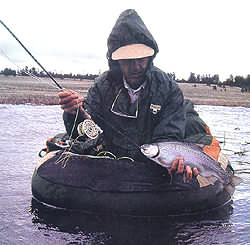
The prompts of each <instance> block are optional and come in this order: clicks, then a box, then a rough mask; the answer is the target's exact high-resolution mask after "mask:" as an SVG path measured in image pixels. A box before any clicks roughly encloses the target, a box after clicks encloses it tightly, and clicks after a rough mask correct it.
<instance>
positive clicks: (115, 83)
mask: <svg viewBox="0 0 250 245" xmlns="http://www.w3.org/2000/svg"><path fill="white" fill-rule="evenodd" d="M158 51H159V50H158V46H157V43H156V41H155V40H154V38H153V36H152V35H151V33H150V32H149V30H148V29H147V27H146V26H145V24H144V23H143V21H142V19H141V18H140V17H139V15H138V14H137V12H136V11H135V10H131V9H129V10H126V11H124V12H123V13H121V15H120V16H119V18H118V20H117V22H116V24H115V26H114V27H113V29H112V31H111V34H110V36H109V38H108V53H107V58H108V64H109V68H110V69H109V70H108V71H106V72H104V73H103V74H102V75H100V76H99V77H98V78H97V79H96V81H95V84H94V85H93V87H91V88H90V89H89V91H88V95H87V98H86V99H85V100H84V99H83V97H82V96H80V95H79V94H78V93H77V92H75V91H72V90H63V91H62V92H60V93H59V94H58V96H59V103H60V105H61V108H62V109H63V110H64V114H63V119H64V123H65V127H66V130H67V132H68V134H69V135H70V134H71V132H72V131H73V138H76V137H77V136H78V133H77V125H78V124H79V123H80V122H82V121H83V120H85V119H88V118H91V119H92V120H93V121H94V122H95V123H96V124H97V125H98V126H99V127H100V128H101V129H102V130H103V136H104V137H103V138H104V143H103V144H104V147H105V149H107V150H108V151H110V152H112V153H113V154H115V155H116V156H119V157H121V156H127V157H131V158H133V159H135V160H137V161H144V160H145V157H144V156H143V155H142V153H141V152H140V149H139V148H138V147H137V146H140V145H143V144H146V143H153V142H162V141H184V140H185V139H184V137H185V136H189V135H187V133H186V132H185V128H186V126H187V119H186V115H187V112H186V108H187V107H190V102H188V101H185V100H184V97H183V93H182V91H181V89H180V88H179V86H178V85H177V83H176V82H175V81H174V80H173V78H172V76H170V75H169V74H167V73H165V72H163V71H162V70H160V69H158V68H157V67H155V66H154V65H153V60H154V58H155V56H156V55H157V53H158ZM191 106H192V105H191ZM191 111H192V110H191ZM197 115H198V114H197ZM76 116H77V118H76V120H75V117H76ZM74 124H76V125H75V126H74V127H73V125H74ZM198 124H199V122H198ZM73 129H74V130H73ZM121 132H122V133H121ZM184 160H185V159H183V157H177V158H176V159H175V160H174V161H173V163H172V166H171V168H170V170H169V172H171V173H179V174H182V173H183V172H185V175H186V178H187V179H192V176H193V175H194V176H197V175H198V170H197V169H196V168H194V169H191V168H190V167H189V166H186V167H185V171H184Z"/></svg>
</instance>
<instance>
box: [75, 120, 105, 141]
mask: <svg viewBox="0 0 250 245" xmlns="http://www.w3.org/2000/svg"><path fill="white" fill-rule="evenodd" d="M77 132H78V134H79V136H85V135H86V136H87V137H88V138H90V139H96V138H97V137H98V135H100V134H101V133H102V132H103V131H102V129H101V128H100V127H99V126H98V125H97V124H96V123H95V122H94V121H93V120H91V119H85V120H84V121H83V122H81V123H79V124H78V127H77Z"/></svg>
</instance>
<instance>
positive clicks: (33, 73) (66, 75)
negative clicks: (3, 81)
mask: <svg viewBox="0 0 250 245" xmlns="http://www.w3.org/2000/svg"><path fill="white" fill-rule="evenodd" d="M49 73H50V75H51V76H53V77H54V78H59V79H67V78H68V79H80V80H82V79H88V80H93V79H95V78H96V77H97V76H98V75H97V74H72V73H64V74H62V73H57V72H49ZM0 74H2V75H5V76H30V75H31V76H36V77H42V78H43V77H48V76H47V74H46V73H45V72H44V71H39V70H38V69H36V68H35V67H32V68H29V67H28V66H25V68H24V69H21V70H13V69H10V68H5V69H3V70H2V71H0Z"/></svg>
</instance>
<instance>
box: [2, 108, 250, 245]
mask: <svg viewBox="0 0 250 245" xmlns="http://www.w3.org/2000/svg"><path fill="white" fill-rule="evenodd" d="M196 108H197V110H198V112H199V114H200V116H201V117H202V118H203V119H204V120H205V121H206V122H207V123H208V125H209V126H210V129H211V131H212V133H213V134H214V135H216V136H218V139H219V140H220V141H221V142H222V143H221V147H222V148H223V151H224V153H225V154H226V155H227V156H228V158H229V159H230V160H231V162H232V165H233V167H234V168H235V169H236V172H237V174H238V176H240V177H241V178H243V179H244V182H243V183H242V184H240V185H239V186H237V188H236V192H235V194H234V197H233V203H232V204H229V205H227V206H226V207H224V208H222V209H220V210H217V211H214V212H209V213H207V214H202V215H199V216H190V217H189V216H187V217H169V218H158V219H156V218H154V219H152V218H151V219H150V218H124V217H123V218H121V217H120V218H118V217H105V216H95V215H86V214H79V213H73V212H71V213H69V212H63V211H59V210H51V209H48V208H44V207H40V206H39V204H37V203H35V202H34V201H33V202H32V195H31V176H32V173H33V170H34V167H35V165H36V163H37V162H38V160H39V157H38V154H37V153H38V152H39V150H40V149H41V148H43V147H44V146H45V141H46V139H47V138H49V137H52V136H54V135H55V134H57V133H60V132H64V126H63V122H62V111H61V109H60V108H59V106H31V105H0V115H1V116H0V128H1V132H2V134H1V136H0V138H1V143H2V144H1V145H0V244H1V245H10V244H11V245H12V244H14V245H16V244H18V245H22V244H29V245H30V244H32V245H36V244H37V245H38V244H39V245H41V244H42V245H45V244H46V245H50V244H51V245H52V244H53V245H54V244H59V245H60V244H62V245H64V244H88V245H90V244H116V245H117V244H127V245H128V244H144V245H145V244H151V245H152V244H157V245H160V244H237V245H238V244H244V245H245V244H250V237H249V230H250V219H249V213H250V205H249V204H250V190H249V185H250V108H241V107H234V108H232V107H220V106H217V107H215V106H197V107H196ZM31 207H32V208H31Z"/></svg>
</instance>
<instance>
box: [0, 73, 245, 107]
mask: <svg viewBox="0 0 250 245" xmlns="http://www.w3.org/2000/svg"><path fill="white" fill-rule="evenodd" d="M57 80H58V83H59V84H61V85H62V86H63V87H64V88H66V89H72V90H75V91H77V92H79V93H80V94H81V95H83V96H86V95H87V91H88V88H89V87H90V86H91V85H92V84H93V80H70V79H64V80H60V79H57ZM178 85H179V86H180V88H181V89H182V91H183V94H184V97H185V98H186V99H190V100H191V101H192V102H193V103H194V104H195V105H213V106H231V107H236V106H239V107H247V108H250V93H247V92H244V93H242V92H241V89H240V88H237V87H228V86H226V87H223V88H222V87H219V86H213V85H212V86H207V85H205V84H188V83H178ZM215 87H216V88H215ZM58 92H59V89H58V88H56V87H54V86H53V83H52V82H51V80H49V79H47V78H42V79H39V81H37V80H35V79H33V78H30V77H11V76H8V77H7V76H4V75H0V104H13V105H18V104H32V105H57V104H58V98H57V94H58Z"/></svg>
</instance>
